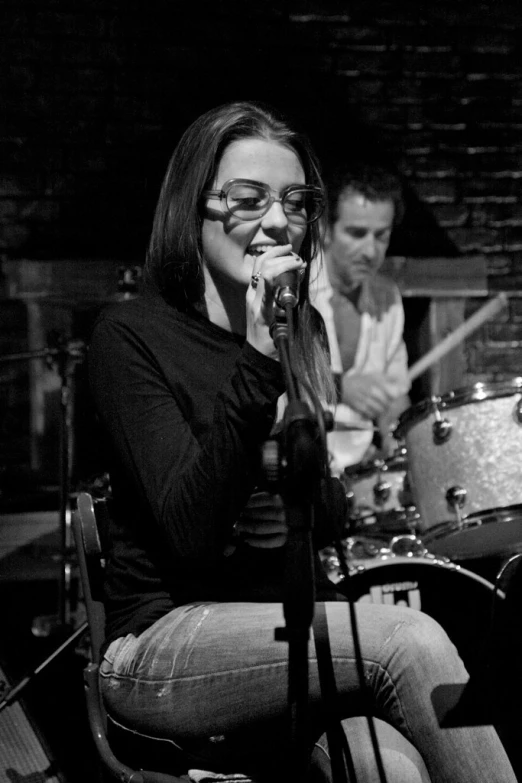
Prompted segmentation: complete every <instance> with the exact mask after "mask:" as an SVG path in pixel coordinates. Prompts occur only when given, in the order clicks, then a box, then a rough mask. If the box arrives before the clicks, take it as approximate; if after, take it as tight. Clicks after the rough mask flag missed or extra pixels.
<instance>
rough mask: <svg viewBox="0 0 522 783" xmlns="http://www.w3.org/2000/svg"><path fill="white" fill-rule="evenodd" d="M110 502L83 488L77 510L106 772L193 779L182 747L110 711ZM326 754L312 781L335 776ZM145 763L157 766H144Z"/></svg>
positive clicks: (91, 671)
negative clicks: (104, 662)
mask: <svg viewBox="0 0 522 783" xmlns="http://www.w3.org/2000/svg"><path fill="white" fill-rule="evenodd" d="M109 503H110V501H107V500H106V499H96V498H94V497H93V496H92V495H91V494H89V493H87V492H80V493H79V495H78V498H77V502H76V509H75V510H74V512H73V514H72V528H73V535H74V540H75V544H76V549H77V554H78V566H79V572H80V579H81V585H82V591H83V598H84V601H85V608H86V613H87V623H88V629H89V635H90V646H91V658H92V660H91V661H90V662H89V663H88V664H87V666H86V667H85V668H84V672H83V678H84V690H85V698H86V704H87V714H88V720H89V726H90V729H91V733H92V736H93V739H94V744H95V748H96V751H97V754H98V758H99V760H100V763H101V767H102V771H103V772H104V773H105V775H108V776H109V779H114V778H116V779H117V780H119V781H120V783H187V781H188V780H189V779H190V778H189V777H188V769H189V760H188V758H187V757H186V756H185V754H184V753H183V751H182V750H181V749H180V748H178V747H177V746H176V745H175V744H174V743H173V742H169V741H167V740H162V739H157V738H153V737H150V738H147V737H142V735H140V734H136V732H132V731H131V730H129V729H125V727H123V726H120V725H119V724H117V723H116V722H115V721H114V720H113V719H112V718H111V717H110V716H109V715H108V714H107V712H106V710H105V708H104V705H103V701H102V698H101V694H100V688H99V682H98V671H99V665H100V649H101V645H102V643H103V639H104V627H105V610H104V605H103V581H104V567H105V552H107V550H108V546H107V543H108V523H109ZM129 751H130V754H131V755H130V754H129ZM323 756H324V754H321V753H319V754H317V753H316V752H315V751H314V753H313V754H312V764H311V769H310V779H309V781H308V783H329V781H330V780H331V778H330V774H329V769H328V766H327V762H326V761H325V757H323ZM122 759H125V761H123V760H122ZM145 762H146V763H147V766H148V765H149V764H150V766H151V767H152V769H146V768H144V766H145ZM190 766H197V765H194V764H190ZM156 767H157V768H156ZM204 768H205V767H204ZM167 770H168V771H167Z"/></svg>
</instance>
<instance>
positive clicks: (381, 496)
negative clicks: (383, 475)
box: [373, 481, 392, 506]
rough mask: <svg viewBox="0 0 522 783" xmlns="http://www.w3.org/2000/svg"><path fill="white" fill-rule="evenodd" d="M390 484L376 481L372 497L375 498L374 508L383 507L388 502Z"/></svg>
mask: <svg viewBox="0 0 522 783" xmlns="http://www.w3.org/2000/svg"><path fill="white" fill-rule="evenodd" d="M391 489H392V487H391V484H390V482H389V481H378V482H377V484H376V485H375V486H374V488H373V497H374V498H375V505H376V506H384V505H385V503H387V502H388V500H389V499H390V495H391Z"/></svg>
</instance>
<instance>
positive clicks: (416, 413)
mask: <svg viewBox="0 0 522 783" xmlns="http://www.w3.org/2000/svg"><path fill="white" fill-rule="evenodd" d="M517 392H518V393H522V376H516V377H514V378H511V379H510V380H508V381H491V382H483V381H478V382H477V383H473V384H471V385H470V386H461V387H459V388H457V389H453V390H451V391H449V392H445V393H444V394H441V395H434V396H432V397H429V398H428V399H425V400H421V401H420V402H418V403H415V405H412V406H411V407H410V408H408V409H407V410H405V411H404V412H403V413H401V415H400V416H399V422H398V425H397V427H396V428H395V432H394V435H395V437H398V438H403V437H404V436H405V435H406V433H407V430H408V429H409V428H410V427H411V426H412V425H413V424H415V423H417V422H418V421H422V420H423V419H425V418H426V417H427V416H429V414H430V413H433V412H434V411H435V410H437V409H438V410H439V411H442V410H450V409H451V408H457V407H460V406H461V405H467V404H468V403H473V402H484V400H491V399H495V398H497V397H511V396H512V395H513V394H517Z"/></svg>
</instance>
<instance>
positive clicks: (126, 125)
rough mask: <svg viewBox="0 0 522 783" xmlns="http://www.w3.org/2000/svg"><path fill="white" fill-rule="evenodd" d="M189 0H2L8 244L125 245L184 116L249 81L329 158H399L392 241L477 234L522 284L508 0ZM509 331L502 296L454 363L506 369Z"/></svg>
mask: <svg viewBox="0 0 522 783" xmlns="http://www.w3.org/2000/svg"><path fill="white" fill-rule="evenodd" d="M188 5H190V4H188V3H178V2H173V0H169V2H166V1H165V0H163V1H161V0H158V1H157V2H155V1H154V0H153V1H152V2H148V3H144V2H138V0H68V1H67V0H4V2H3V5H2V16H3V24H2V25H1V26H0V30H1V32H0V36H1V37H5V39H6V40H5V41H4V43H5V44H6V45H5V46H2V47H0V52H2V54H0V58H1V66H2V73H3V76H2V84H3V103H4V106H5V112H4V118H3V121H2V135H1V151H2V154H1V156H0V252H1V253H3V254H4V255H5V257H7V258H8V259H16V258H22V257H25V258H32V259H38V258H39V259H45V258H60V257H75V258H78V259H81V258H85V257H86V256H89V257H98V258H107V257H113V258H115V259H116V260H117V261H132V262H138V263H139V262H140V261H141V260H142V257H143V251H144V247H145V245H146V242H147V236H148V231H149V226H150V220H151V214H152V210H153V206H154V202H155V198H156V195H157V191H158V187H159V183H160V180H161V176H162V174H163V170H164V167H165V164H166V161H167V159H168V156H169V154H170V151H171V149H172V147H173V145H174V143H175V141H176V139H177V137H178V135H179V133H180V131H181V130H182V129H183V128H184V127H185V126H186V124H187V123H188V122H189V121H190V120H191V119H192V118H193V117H195V116H196V115H197V114H198V113H199V112H200V111H202V110H204V109H205V108H208V107H209V106H211V105H215V104H217V103H219V102H221V101H224V100H229V99H231V98H254V99H262V100H267V101H270V102H271V103H274V104H276V105H279V106H281V107H282V108H284V109H285V110H287V111H289V112H290V113H292V114H294V115H295V117H296V118H297V119H298V120H299V121H300V122H302V124H303V125H304V126H305V127H306V128H307V129H308V131H309V133H310V135H311V136H312V139H313V141H314V143H315V145H316V147H317V149H318V151H319V153H320V155H321V157H322V159H323V161H324V165H325V168H326V170H328V168H329V167H331V166H334V165H335V162H336V160H338V157H339V155H351V154H355V155H357V156H359V155H368V156H377V157H381V158H382V159H387V160H389V161H390V162H392V163H393V164H394V165H396V166H397V167H398V169H399V170H400V171H401V172H402V174H403V175H404V177H405V182H406V184H407V197H408V211H407V215H406V220H405V223H404V226H403V228H402V230H401V231H400V232H398V234H397V236H396V237H395V240H394V246H393V250H394V252H396V253H398V254H400V255H404V254H406V255H411V256H430V255H434V256H441V255H450V256H451V255H459V254H467V253H470V254H477V253H480V254H484V255H485V257H486V259H487V268H488V276H489V286H490V288H491V290H492V291H497V290H503V289H505V290H509V291H510V292H513V293H519V292H520V291H521V290H522V194H521V184H522V183H521V179H522V133H521V130H522V56H521V54H522V51H521V50H522V43H521V38H520V32H519V31H520V25H521V23H522V5H521V4H520V2H518V0H517V2H511V1H510V0H483V1H482V2H477V0H460V2H458V3H455V2H454V0H438V2H437V3H433V2H430V3H428V2H423V0H402V1H401V2H397V0H395V2H388V1H387V0H380V1H378V0H364V2H363V1H362V0H353V1H352V2H347V1H345V2H333V1H332V0H286V2H280V3H274V2H268V0H257V2H256V3H248V4H246V3H244V2H232V1H228V2H215V3H213V4H210V3H208V4H205V5H202V4H199V3H194V4H192V8H186V6H188ZM207 6H208V7H207ZM79 263H81V262H80V261H79ZM479 304H480V302H479V301H473V300H471V301H470V302H469V303H468V312H469V313H471V312H472V311H473V310H474V309H476V307H478V306H479ZM521 344H522V300H520V299H518V298H513V299H512V300H511V301H510V306H509V310H506V311H504V313H503V314H502V316H501V317H499V318H498V319H496V320H495V322H492V323H490V324H488V325H487V326H486V327H484V328H482V329H481V330H480V332H477V333H475V335H474V336H473V337H472V338H470V340H469V341H468V342H467V344H466V361H467V365H468V366H467V373H468V375H467V377H468V378H469V380H470V381H472V380H474V379H478V378H484V379H499V378H502V377H509V376H512V375H513V374H517V373H518V372H519V371H520V370H519V367H520V361H519V355H520V347H521Z"/></svg>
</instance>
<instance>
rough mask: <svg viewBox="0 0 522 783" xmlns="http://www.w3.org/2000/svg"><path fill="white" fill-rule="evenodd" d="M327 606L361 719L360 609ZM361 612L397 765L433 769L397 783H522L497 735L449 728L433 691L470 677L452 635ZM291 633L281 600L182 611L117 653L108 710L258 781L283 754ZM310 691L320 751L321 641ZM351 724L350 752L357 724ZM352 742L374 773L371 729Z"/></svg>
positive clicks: (341, 682)
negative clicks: (286, 634) (353, 616)
mask: <svg viewBox="0 0 522 783" xmlns="http://www.w3.org/2000/svg"><path fill="white" fill-rule="evenodd" d="M325 607H326V616H327V620H328V635H329V642H330V647H331V653H332V661H333V665H334V669H335V675H336V681H337V690H338V693H339V695H340V702H341V708H342V711H343V715H342V717H344V718H350V717H352V716H357V715H358V714H359V715H360V714H361V709H362V703H361V688H360V686H359V680H358V675H357V670H356V665H355V660H354V647H353V638H352V633H351V630H350V618H349V607H348V604H346V603H344V602H341V601H340V602H328V603H327V604H326V605H325ZM356 613H357V623H358V628H359V637H360V641H361V648H362V657H363V662H364V672H365V677H366V682H367V684H368V686H369V691H370V694H371V697H372V705H371V708H372V712H373V714H374V715H375V716H376V717H377V718H379V720H382V721H384V722H385V723H386V724H389V726H390V727H391V729H390V731H393V732H394V735H395V738H396V740H397V741H396V742H395V739H394V740H393V741H392V742H391V743H388V744H386V742H385V753H384V756H385V761H386V764H388V762H389V761H390V763H391V762H394V763H395V761H397V759H398V758H399V757H401V758H402V761H403V762H404V763H406V764H409V763H410V759H414V760H416V758H415V754H416V753H417V752H418V754H420V757H422V760H423V762H424V764H425V768H424V767H423V764H422V761H420V759H419V764H417V767H418V769H417V770H415V771H412V773H411V775H412V776H411V778H410V777H406V776H405V775H403V776H402V777H401V776H400V775H401V774H402V773H401V772H398V773H396V771H394V770H393V769H391V770H390V774H391V775H392V776H393V775H395V777H390V778H389V783H392V781H394V780H396V781H400V782H401V783H405V781H407V780H411V781H413V780H415V781H421V780H422V781H426V780H429V779H431V781H432V783H481V782H482V781H483V783H516V778H515V775H514V773H513V771H512V768H511V765H510V763H509V760H508V758H507V756H506V753H505V751H504V749H503V746H502V744H501V742H500V740H499V738H498V736H497V734H496V732H495V730H494V729H493V728H492V727H489V726H477V727H465V728H452V729H440V728H439V725H438V721H437V718H436V716H435V714H434V712H433V708H432V704H431V694H432V691H433V689H434V688H435V687H436V686H437V685H440V684H444V683H464V682H466V680H467V678H468V675H467V673H466V670H465V668H464V665H463V663H462V661H461V659H460V657H459V655H458V653H457V651H456V649H455V647H454V646H453V644H452V643H451V641H450V640H449V638H448V637H447V635H446V633H445V631H444V630H443V629H442V628H441V627H440V626H439V625H438V624H437V623H436V622H435V621H434V620H433V619H432V618H430V617H429V616H428V615H426V614H424V613H421V612H418V611H416V610H412V609H407V608H402V607H398V606H383V605H378V604H363V603H361V604H357V605H356ZM281 626H284V619H283V612H282V607H281V605H280V604H277V603H273V604H261V603H195V604H189V605H186V606H183V607H180V608H178V609H175V610H173V611H172V612H170V613H169V614H168V615H166V616H165V617H163V618H161V619H160V620H158V621H157V622H156V623H155V624H154V625H153V626H151V627H150V628H149V629H147V630H146V631H144V632H143V633H142V634H141V635H140V636H139V637H137V638H136V637H135V636H133V635H129V636H127V637H124V638H120V639H118V640H116V641H115V642H113V643H112V644H111V645H110V647H109V649H108V650H107V653H106V656H105V660H104V661H103V662H102V665H101V668H100V676H101V688H102V694H103V697H104V700H105V704H106V706H107V709H108V711H109V713H110V714H111V715H112V716H114V717H115V718H116V719H117V720H118V721H120V722H121V723H122V724H123V725H125V726H128V727H131V728H133V729H134V730H136V731H138V732H141V733H144V734H146V735H152V736H158V737H166V738H172V739H173V740H175V742H176V743H177V744H178V745H180V746H181V747H183V748H184V749H186V750H188V751H189V752H193V753H196V754H198V756H200V757H201V756H203V757H204V758H208V759H209V766H208V768H209V769H212V768H213V767H212V766H210V764H212V763H213V764H214V768H216V769H217V768H219V767H220V766H222V765H223V764H226V765H228V766H229V767H230V764H231V763H232V765H235V766H236V768H237V770H238V771H242V772H250V774H252V772H251V770H252V764H253V763H254V765H255V764H257V763H259V765H260V768H263V765H264V764H265V763H266V762H267V756H270V757H273V758H274V759H275V758H277V754H278V753H283V754H284V748H285V733H284V729H283V726H284V721H285V720H286V715H287V705H288V692H287V687H288V665H287V663H288V645H287V644H286V643H285V642H280V641H275V640H274V629H275V628H277V627H281ZM308 687H309V703H310V716H311V725H312V726H313V731H314V734H315V736H312V737H311V742H314V741H316V740H317V739H318V738H319V737H320V735H321V734H322V733H323V732H324V709H323V705H322V700H321V688H320V684H319V677H318V671H317V661H316V655H315V645H314V644H313V642H311V643H310V644H309V686H308ZM343 725H344V727H345V728H346V733H347V737H348V741H349V743H350V734H351V728H350V727H351V725H352V724H351V722H350V721H349V720H347V721H343ZM381 728H382V727H381ZM359 729H360V726H359ZM385 734H386V732H384V735H385ZM384 735H383V736H384ZM353 736H354V737H358V741H357V743H356V746H355V747H353V746H352V745H353V743H350V748H351V751H352V755H354V756H355V757H356V767H357V765H359V766H360V767H364V765H365V764H366V762H368V763H369V764H370V763H371V759H368V758H367V756H368V754H369V747H370V746H369V745H368V743H366V750H364V752H363V751H362V750H361V748H363V747H364V742H362V741H361V734H360V732H359V733H357V731H354V733H353ZM388 736H389V735H388ZM401 742H402V743H403V748H402V750H401ZM394 743H395V745H394ZM411 746H413V748H412V747H411ZM390 748H392V749H393V753H391V755H390V753H389V752H388V751H390ZM402 751H404V752H402ZM394 754H395V755H394ZM401 754H402V755H401ZM370 755H371V754H370ZM282 757H283V756H281V758H282ZM405 759H406V761H405ZM392 766H393V765H392ZM254 769H255V767H254ZM426 769H427V770H428V773H429V778H428V777H427V773H426ZM415 774H416V775H417V777H415ZM262 777H263V775H262V774H261V777H260V779H261V778H262ZM361 779H362V780H378V778H377V777H373V778H372V777H367V778H361Z"/></svg>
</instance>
